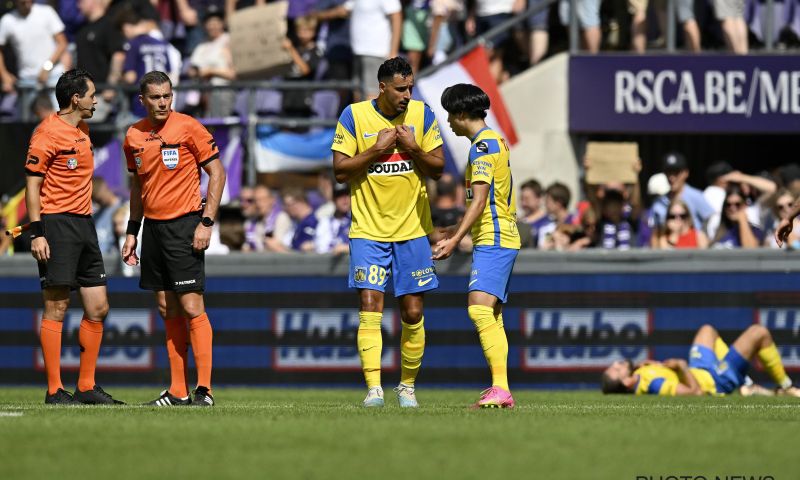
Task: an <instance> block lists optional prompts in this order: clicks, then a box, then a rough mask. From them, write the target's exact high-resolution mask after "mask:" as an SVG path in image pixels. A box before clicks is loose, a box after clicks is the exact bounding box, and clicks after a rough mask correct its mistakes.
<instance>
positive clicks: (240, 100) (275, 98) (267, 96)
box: [234, 89, 283, 117]
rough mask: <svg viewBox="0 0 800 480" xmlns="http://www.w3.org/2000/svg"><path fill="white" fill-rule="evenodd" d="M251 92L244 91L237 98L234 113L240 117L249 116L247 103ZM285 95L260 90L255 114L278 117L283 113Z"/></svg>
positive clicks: (257, 95)
mask: <svg viewBox="0 0 800 480" xmlns="http://www.w3.org/2000/svg"><path fill="white" fill-rule="evenodd" d="M249 100H250V91H249V90H243V91H241V92H239V93H238V95H237V96H236V104H235V106H234V111H235V112H236V114H237V115H239V116H240V117H244V116H246V115H247V103H248V101H249ZM282 105H283V94H282V93H281V92H279V91H277V90H267V89H259V90H256V96H255V113H256V114H257V115H277V114H279V113H280V112H281V107H282Z"/></svg>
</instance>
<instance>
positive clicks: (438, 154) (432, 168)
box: [395, 125, 444, 180]
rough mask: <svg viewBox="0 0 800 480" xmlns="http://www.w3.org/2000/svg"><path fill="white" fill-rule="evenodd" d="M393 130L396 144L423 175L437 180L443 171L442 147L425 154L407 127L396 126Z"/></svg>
mask: <svg viewBox="0 0 800 480" xmlns="http://www.w3.org/2000/svg"><path fill="white" fill-rule="evenodd" d="M395 128H396V130H397V144H398V145H400V146H401V147H403V149H405V151H407V152H408V153H409V154H410V155H411V158H413V159H414V163H416V165H417V167H419V169H420V170H422V174H423V175H425V176H426V177H430V178H432V179H434V180H438V179H439V178H440V177H441V176H442V172H443V171H444V153H443V152H442V147H436V148H434V149H433V150H431V151H430V152H426V151H425V150H423V149H422V147H420V146H419V144H418V143H417V140H416V139H415V138H414V132H412V131H411V129H410V128H408V126H407V125H398V126H397V127H395Z"/></svg>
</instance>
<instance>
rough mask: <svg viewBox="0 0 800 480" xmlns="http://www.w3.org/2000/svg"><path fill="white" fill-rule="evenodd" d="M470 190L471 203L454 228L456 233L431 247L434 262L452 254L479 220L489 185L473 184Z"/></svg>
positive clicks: (486, 199)
mask: <svg viewBox="0 0 800 480" xmlns="http://www.w3.org/2000/svg"><path fill="white" fill-rule="evenodd" d="M470 188H471V189H472V203H470V204H469V207H467V211H466V212H464V218H462V219H461V222H460V223H459V224H458V226H457V227H456V231H455V233H454V234H453V236H451V237H447V238H444V239H442V240H439V241H438V242H437V243H436V245H434V247H433V257H431V258H433V259H434V260H444V259H446V258H447V257H449V256H450V255H452V254H453V251H454V250H455V249H456V247H457V246H458V244H459V242H461V240H462V239H463V238H464V236H466V234H467V232H469V230H470V228H472V224H474V223H475V222H476V221H477V220H478V218H480V216H481V214H482V213H483V211H484V210H485V209H486V202H488V201H489V184H488V183H486V182H475V183H473V184H471V185H470Z"/></svg>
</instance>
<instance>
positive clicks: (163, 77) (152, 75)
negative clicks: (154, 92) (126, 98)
mask: <svg viewBox="0 0 800 480" xmlns="http://www.w3.org/2000/svg"><path fill="white" fill-rule="evenodd" d="M165 83H169V88H172V80H170V79H169V76H167V74H166V73H164V72H159V71H158V70H153V71H152V72H147V73H145V74H144V75H143V76H142V79H141V80H140V81H139V93H141V94H142V95H144V92H146V91H147V87H148V85H163V84H165Z"/></svg>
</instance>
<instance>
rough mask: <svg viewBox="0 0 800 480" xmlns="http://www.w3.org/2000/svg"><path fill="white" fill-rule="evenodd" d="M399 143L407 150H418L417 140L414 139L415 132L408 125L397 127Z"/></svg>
mask: <svg viewBox="0 0 800 480" xmlns="http://www.w3.org/2000/svg"><path fill="white" fill-rule="evenodd" d="M395 129H396V130H397V143H398V144H399V145H400V146H401V147H403V148H404V149H406V150H413V149H415V148H417V139H416V138H414V132H413V131H412V130H411V129H410V128H408V125H397V126H396V127H395Z"/></svg>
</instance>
